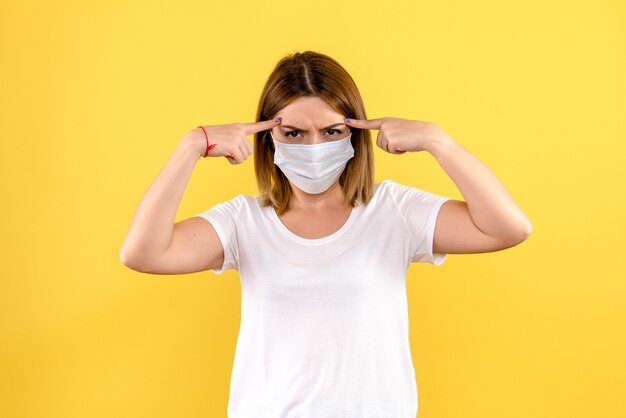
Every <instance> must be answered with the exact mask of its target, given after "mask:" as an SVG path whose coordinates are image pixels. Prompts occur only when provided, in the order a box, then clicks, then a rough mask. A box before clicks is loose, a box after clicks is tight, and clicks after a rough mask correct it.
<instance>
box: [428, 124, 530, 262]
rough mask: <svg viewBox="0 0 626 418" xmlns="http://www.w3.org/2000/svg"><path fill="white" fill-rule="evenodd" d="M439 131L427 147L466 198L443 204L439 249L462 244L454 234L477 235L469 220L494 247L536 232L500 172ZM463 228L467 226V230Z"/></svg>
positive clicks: (520, 240) (506, 245) (515, 242)
mask: <svg viewBox="0 0 626 418" xmlns="http://www.w3.org/2000/svg"><path fill="white" fill-rule="evenodd" d="M435 133H436V135H435V136H434V137H433V140H431V141H427V142H426V143H425V147H424V149H425V150H426V151H428V152H429V153H430V154H431V155H433V156H434V157H435V159H436V160H437V162H438V163H439V165H440V166H441V167H442V168H443V170H444V171H445V172H446V173H447V174H448V176H450V178H451V179H452V181H453V182H454V184H455V185H456V186H457V188H458V189H459V191H460V192H461V194H462V195H463V197H464V198H465V202H462V201H459V200H452V201H449V202H446V203H444V205H443V206H442V207H441V210H440V213H439V217H438V219H437V228H439V229H440V230H439V231H438V233H437V234H436V237H435V241H436V244H435V246H436V247H437V250H439V251H441V252H446V250H447V249H448V247H456V246H458V244H459V243H458V242H456V243H453V242H451V237H453V236H457V238H458V237H459V236H466V237H467V236H470V235H472V234H473V235H476V233H477V231H473V232H472V231H469V230H468V228H469V227H470V226H469V223H468V222H467V220H471V221H472V222H473V224H474V225H475V227H476V228H477V229H478V230H479V231H481V232H482V233H483V234H484V235H485V236H486V237H484V238H485V241H486V242H485V243H483V244H486V243H487V241H488V242H490V245H491V247H492V248H490V249H491V250H494V249H502V248H506V247H511V246H513V245H516V244H519V243H520V242H522V241H524V240H525V239H526V238H528V236H529V235H530V233H531V232H532V225H531V223H530V220H529V219H528V217H526V215H525V214H524V212H522V210H521V209H520V208H519V207H518V206H517V204H516V203H515V201H514V200H513V197H512V196H511V195H510V194H509V192H508V191H507V190H506V188H505V187H504V185H503V184H502V182H501V181H500V180H499V179H498V178H497V177H496V175H495V174H494V173H492V172H491V170H489V168H487V166H485V165H484V164H483V163H482V162H481V161H480V160H479V159H478V158H476V157H475V156H474V155H472V154H471V153H470V152H469V151H467V150H466V149H465V148H463V147H462V146H461V145H460V144H459V143H457V142H456V141H454V140H453V139H452V138H451V137H450V136H449V135H448V134H447V133H446V132H445V131H444V130H443V129H441V128H439V127H437V129H436V130H435ZM464 211H465V214H464V213H463V212H464ZM464 216H465V218H466V219H465V221H464V219H463V217H464ZM440 227H441V228H440ZM459 228H461V229H462V228H465V233H464V231H462V230H461V231H459ZM446 237H450V239H448V238H446ZM438 238H439V239H438ZM468 241H471V240H468ZM474 241H477V240H474ZM446 242H448V244H446ZM455 244H456V245H455ZM449 250H451V252H458V251H455V249H453V248H449ZM456 250H458V248H456Z"/></svg>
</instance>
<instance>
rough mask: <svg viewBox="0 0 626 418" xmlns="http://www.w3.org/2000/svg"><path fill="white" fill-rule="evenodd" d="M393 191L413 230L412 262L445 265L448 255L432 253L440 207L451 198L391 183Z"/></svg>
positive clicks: (411, 243) (408, 226)
mask: <svg viewBox="0 0 626 418" xmlns="http://www.w3.org/2000/svg"><path fill="white" fill-rule="evenodd" d="M390 183H391V186H392V187H390V188H389V190H390V193H391V195H392V197H393V199H394V201H395V203H396V205H397V206H398V209H399V210H400V214H401V215H402V217H403V218H404V221H405V222H406V225H407V228H408V229H409V232H410V237H411V239H410V257H411V262H423V263H431V264H434V265H436V266H438V265H440V264H442V263H443V262H444V260H445V259H446V257H447V254H443V253H433V241H434V238H435V225H436V222H437V215H438V214H439V210H440V209H441V206H442V205H443V204H444V203H445V202H446V201H448V200H451V199H452V198H451V197H447V196H441V195H438V194H435V193H430V192H427V191H425V190H422V189H418V188H416V187H411V186H406V185H403V184H399V183H395V182H391V181H390Z"/></svg>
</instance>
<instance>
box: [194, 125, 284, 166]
mask: <svg viewBox="0 0 626 418" xmlns="http://www.w3.org/2000/svg"><path fill="white" fill-rule="evenodd" d="M280 122H281V120H275V119H270V120H265V121H261V122H252V123H230V124H227V125H207V126H204V125H203V126H202V127H203V128H204V130H205V131H206V134H207V136H208V138H209V147H211V145H213V144H216V145H215V146H214V147H212V148H211V149H209V153H208V154H207V157H226V159H228V161H229V162H230V163H231V164H241V163H242V162H244V161H245V160H247V159H248V157H249V156H250V154H252V145H251V144H250V141H249V140H248V135H251V134H254V133H256V132H260V131H266V130H268V129H272V128H273V127H274V126H277V125H280ZM185 139H186V140H188V141H190V142H191V143H192V145H193V147H194V149H197V150H198V153H199V154H200V157H204V153H205V152H206V137H205V135H204V132H203V131H202V128H196V129H192V130H191V131H189V132H187V134H186V135H185Z"/></svg>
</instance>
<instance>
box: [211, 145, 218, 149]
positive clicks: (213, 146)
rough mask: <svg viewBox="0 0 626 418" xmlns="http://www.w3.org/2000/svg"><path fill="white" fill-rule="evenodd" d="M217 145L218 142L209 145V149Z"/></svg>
mask: <svg viewBox="0 0 626 418" xmlns="http://www.w3.org/2000/svg"><path fill="white" fill-rule="evenodd" d="M216 146H217V144H213V145H209V149H213V148H215V147H216Z"/></svg>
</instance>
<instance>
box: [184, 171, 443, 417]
mask: <svg viewBox="0 0 626 418" xmlns="http://www.w3.org/2000/svg"><path fill="white" fill-rule="evenodd" d="M375 187H376V189H375V190H376V191H375V193H374V196H373V198H372V200H371V201H370V202H369V204H368V205H367V206H363V205H359V206H357V207H356V208H354V209H353V211H352V213H351V214H350V217H349V218H348V220H347V221H346V222H345V223H344V225H343V226H342V227H341V228H339V230H337V231H336V232H334V233H333V234H331V235H328V236H326V237H323V238H319V239H308V238H303V237H300V236H298V235H296V234H294V233H293V232H291V231H290V230H289V229H288V228H287V227H286V226H285V225H284V224H283V223H282V221H281V220H280V219H279V218H278V215H277V214H276V211H275V210H274V208H273V207H271V206H268V207H261V206H260V197H257V196H247V195H243V194H240V195H238V196H236V197H235V198H233V199H231V200H228V201H225V202H222V203H219V204H217V205H215V206H213V207H212V208H210V209H208V210H207V211H205V212H203V213H200V214H198V215H196V216H200V217H203V218H205V219H207V220H208V221H209V222H210V223H211V224H212V225H213V227H214V228H215V230H216V231H217V234H218V235H219V238H220V240H221V242H222V245H223V247H224V265H223V266H222V267H221V268H217V269H213V271H214V272H215V273H217V274H221V273H222V272H223V271H224V270H228V269H235V270H237V271H238V272H239V276H240V280H241V285H242V300H241V324H240V328H239V335H238V340H237V347H236V351H235V358H234V364H233V370H232V376H231V382H230V395H229V396H230V397H229V402H228V417H229V418H296V417H297V418H415V416H416V414H417V386H416V381H415V372H414V369H413V362H412V359H411V350H410V347H409V332H408V310H407V295H406V271H407V269H408V268H409V265H410V263H411V262H428V263H431V264H434V265H440V264H441V263H443V261H444V259H445V258H446V257H447V255H446V254H436V253H435V254H433V253H432V244H433V234H434V229H435V221H436V219H437V214H438V212H439V209H440V207H441V205H442V204H443V203H444V202H445V201H446V200H449V199H451V198H450V197H445V196H440V195H436V194H433V193H429V192H426V191H423V190H420V189H417V188H414V187H410V186H405V185H402V184H399V183H395V182H393V181H391V180H384V181H382V182H381V183H377V184H376V185H375Z"/></svg>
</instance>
